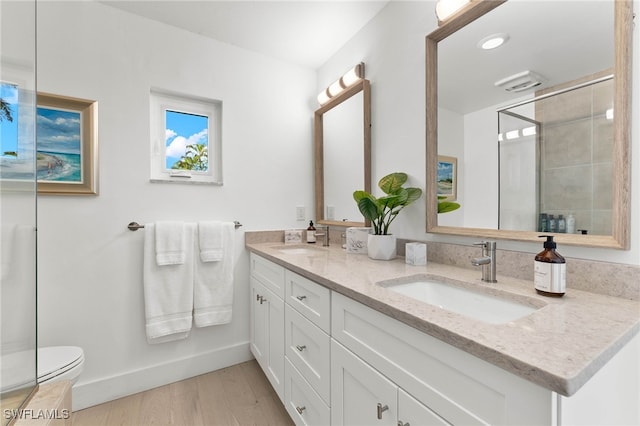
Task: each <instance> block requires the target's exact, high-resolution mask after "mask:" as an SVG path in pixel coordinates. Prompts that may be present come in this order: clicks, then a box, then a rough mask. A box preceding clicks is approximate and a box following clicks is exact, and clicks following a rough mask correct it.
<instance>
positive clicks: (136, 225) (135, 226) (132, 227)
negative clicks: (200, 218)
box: [127, 220, 242, 231]
mask: <svg viewBox="0 0 640 426" xmlns="http://www.w3.org/2000/svg"><path fill="white" fill-rule="evenodd" d="M233 224H234V225H235V227H236V229H238V228H240V227H241V226H242V224H241V223H240V222H238V221H237V220H234V221H233ZM127 228H129V231H137V230H138V229H144V225H140V224H139V223H138V222H129V224H128V225H127Z"/></svg>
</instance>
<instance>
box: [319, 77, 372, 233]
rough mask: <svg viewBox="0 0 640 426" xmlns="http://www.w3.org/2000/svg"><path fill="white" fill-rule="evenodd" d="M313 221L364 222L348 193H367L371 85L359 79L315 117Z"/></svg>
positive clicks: (368, 183) (327, 223)
mask: <svg viewBox="0 0 640 426" xmlns="http://www.w3.org/2000/svg"><path fill="white" fill-rule="evenodd" d="M314 128H315V135H314V145H315V148H314V157H315V158H314V162H315V203H316V220H317V222H318V223H320V224H325V225H341V226H363V225H365V222H364V221H363V219H362V214H361V213H360V212H359V211H358V208H357V205H356V203H355V201H354V200H353V191H355V190H357V189H364V190H366V191H371V89H370V85H369V81H368V80H366V79H362V80H360V81H358V82H357V83H355V84H353V85H352V86H349V87H348V88H346V89H345V90H344V91H343V92H342V93H340V94H338V95H337V96H335V97H333V98H331V99H330V100H328V101H327V102H326V103H325V104H324V105H323V106H322V107H320V108H319V109H317V110H316V112H315V116H314Z"/></svg>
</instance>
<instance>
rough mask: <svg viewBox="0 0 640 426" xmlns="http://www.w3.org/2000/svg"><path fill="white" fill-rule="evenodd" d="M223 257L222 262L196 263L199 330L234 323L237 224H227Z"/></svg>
mask: <svg viewBox="0 0 640 426" xmlns="http://www.w3.org/2000/svg"><path fill="white" fill-rule="evenodd" d="M221 228H222V247H224V249H223V256H222V260H220V261H219V262H203V261H202V260H201V259H196V260H195V264H196V266H195V284H194V300H193V306H194V314H193V319H194V322H195V324H196V327H207V326H210V325H218V324H226V323H229V322H231V316H232V315H231V314H232V306H233V269H234V266H235V252H234V247H235V235H234V234H235V232H234V231H235V225H234V224H233V222H224V223H222V224H221Z"/></svg>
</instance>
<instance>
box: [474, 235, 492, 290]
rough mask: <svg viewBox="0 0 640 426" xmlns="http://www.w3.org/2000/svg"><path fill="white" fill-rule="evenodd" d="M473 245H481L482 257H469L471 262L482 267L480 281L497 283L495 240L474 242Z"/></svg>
mask: <svg viewBox="0 0 640 426" xmlns="http://www.w3.org/2000/svg"><path fill="white" fill-rule="evenodd" d="M473 245H475V246H482V257H476V258H473V259H471V264H472V265H474V266H480V267H481V268H482V281H486V282H488V283H497V282H498V280H496V242H495V241H482V242H480V243H474V244H473Z"/></svg>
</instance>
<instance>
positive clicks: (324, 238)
mask: <svg viewBox="0 0 640 426" xmlns="http://www.w3.org/2000/svg"><path fill="white" fill-rule="evenodd" d="M318 228H321V229H323V232H317V231H316V238H318V237H322V246H323V247H329V225H322V226H320V225H318Z"/></svg>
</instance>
